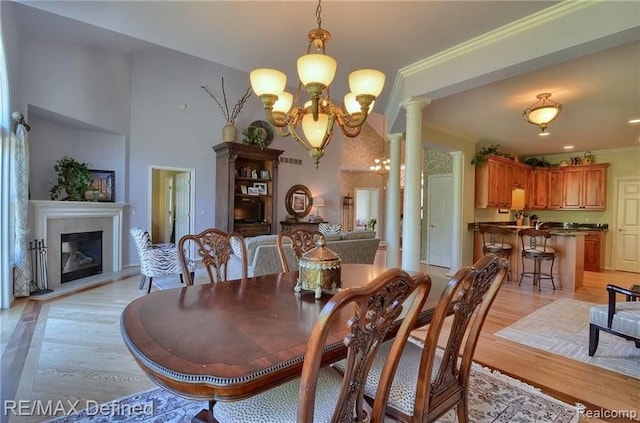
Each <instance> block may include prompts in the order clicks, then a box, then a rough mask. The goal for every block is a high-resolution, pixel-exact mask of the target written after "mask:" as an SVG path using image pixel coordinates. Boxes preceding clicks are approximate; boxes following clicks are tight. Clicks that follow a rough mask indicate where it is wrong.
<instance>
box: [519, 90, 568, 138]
mask: <svg viewBox="0 0 640 423" xmlns="http://www.w3.org/2000/svg"><path fill="white" fill-rule="evenodd" d="M549 97H551V93H542V94H538V95H537V96H536V98H537V99H538V101H536V102H535V103H534V104H532V105H531V106H529V107H528V108H527V109H525V111H524V112H522V116H523V117H524V119H525V120H526V121H527V122H529V123H530V124H532V125H536V126H538V127H539V128H540V131H541V132H540V135H542V134H545V132H544V131H545V130H546V129H547V127H548V126H549V124H550V123H551V122H553V121H554V120H555V119H556V118H557V117H558V115H559V114H560V111H561V110H562V104H560V103H556V102H555V101H553V100H550V99H549Z"/></svg>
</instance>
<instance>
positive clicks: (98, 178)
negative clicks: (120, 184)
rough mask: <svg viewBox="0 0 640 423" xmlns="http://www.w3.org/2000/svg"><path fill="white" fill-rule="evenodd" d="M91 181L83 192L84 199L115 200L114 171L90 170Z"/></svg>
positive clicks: (110, 201)
mask: <svg viewBox="0 0 640 423" xmlns="http://www.w3.org/2000/svg"><path fill="white" fill-rule="evenodd" d="M89 172H91V182H89V188H88V189H87V191H86V192H85V193H84V198H85V200H89V201H101V202H107V203H113V202H115V201H116V189H115V188H116V172H115V171H113V170H91V169H89Z"/></svg>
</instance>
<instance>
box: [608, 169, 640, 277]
mask: <svg viewBox="0 0 640 423" xmlns="http://www.w3.org/2000/svg"><path fill="white" fill-rule="evenodd" d="M617 197H618V201H617V204H616V207H617V213H616V217H617V218H616V226H617V227H616V228H614V240H613V242H612V244H613V245H615V251H614V254H613V259H614V261H615V263H614V266H615V270H622V271H625V272H636V273H640V179H620V180H618V186H617Z"/></svg>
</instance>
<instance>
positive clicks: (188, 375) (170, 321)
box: [120, 264, 439, 421]
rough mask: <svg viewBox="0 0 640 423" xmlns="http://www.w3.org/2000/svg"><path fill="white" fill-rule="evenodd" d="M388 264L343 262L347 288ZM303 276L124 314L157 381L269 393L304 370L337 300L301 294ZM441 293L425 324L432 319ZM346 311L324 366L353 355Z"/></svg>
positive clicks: (170, 299) (248, 283)
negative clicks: (318, 329) (320, 322)
mask: <svg viewBox="0 0 640 423" xmlns="http://www.w3.org/2000/svg"><path fill="white" fill-rule="evenodd" d="M385 270H386V268H384V267H381V266H376V265H368V264H343V267H342V284H343V287H350V286H362V285H365V284H366V283H367V282H369V281H371V280H372V279H374V278H375V277H376V276H378V275H380V274H381V273H382V272H384V271H385ZM297 277H298V272H297V271H295V272H287V273H279V274H272V275H265V276H257V277H252V278H248V279H243V280H240V279H239V280H235V281H230V282H222V283H213V284H211V283H207V284H200V285H198V284H196V285H193V286H185V287H182V288H174V289H168V290H162V291H155V292H152V293H150V294H147V295H145V296H143V297H140V298H137V299H135V300H134V301H132V302H131V303H130V304H129V305H127V307H126V308H125V309H124V311H123V312H122V316H121V320H120V328H121V332H122V337H123V339H124V343H125V345H126V346H127V348H128V349H129V351H130V352H131V354H132V355H133V357H134V359H135V360H136V361H137V363H138V364H139V365H140V367H141V368H142V370H143V371H144V372H145V373H146V374H147V375H148V376H149V377H150V378H151V379H152V380H153V381H154V382H155V383H156V384H158V385H159V386H161V387H163V388H165V389H167V390H168V391H170V392H173V393H175V394H177V395H179V396H182V397H187V398H191V399H194V400H209V401H235V400H240V399H243V398H246V397H249V396H251V395H255V394H257V393H260V392H263V391H265V390H267V389H270V388H272V387H274V386H276V385H278V384H281V383H283V382H285V381H287V380H289V379H292V378H294V377H296V376H299V375H300V373H301V371H302V361H303V358H304V354H305V350H306V345H307V341H308V339H309V335H310V333H311V330H312V328H313V325H314V324H315V321H316V319H317V317H318V316H319V314H320V311H321V310H322V307H323V306H324V305H325V304H326V302H327V301H328V300H329V298H331V294H330V293H323V295H322V297H321V298H320V299H318V300H316V299H315V298H314V293H313V292H312V291H307V292H305V291H303V292H302V293H300V294H296V293H294V287H295V285H296V280H297ZM435 291H439V290H434V289H432V290H431V293H430V295H429V299H428V301H427V306H426V307H425V309H424V311H423V312H422V313H421V315H420V319H419V322H418V324H417V326H422V325H425V324H428V323H429V322H430V320H431V317H432V314H433V308H434V306H435V304H436V302H437V298H438V297H439V292H435ZM343 314H344V316H341V317H340V318H339V319H337V320H336V324H335V325H334V327H333V328H332V330H331V332H330V334H329V337H328V340H327V345H326V346H325V352H324V354H323V365H327V364H330V363H332V362H335V361H337V360H339V359H341V358H343V357H345V356H346V347H345V346H344V344H343V339H344V337H345V336H346V335H347V325H346V322H347V320H348V319H349V318H350V317H351V316H352V315H353V311H352V310H348V309H347V310H344V312H343ZM399 325H400V322H398V324H397V326H399ZM395 330H396V331H397V327H396V328H395ZM393 335H395V331H392V332H391V333H390V337H391V336H393ZM209 414H210V413H209V410H202V411H201V412H200V413H198V415H197V416H196V417H194V419H193V421H215V420H213V419H212V417H213V416H211V415H209Z"/></svg>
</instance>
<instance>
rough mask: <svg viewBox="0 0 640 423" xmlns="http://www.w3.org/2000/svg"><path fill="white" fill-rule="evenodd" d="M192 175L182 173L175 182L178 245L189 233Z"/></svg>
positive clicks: (176, 238)
mask: <svg viewBox="0 0 640 423" xmlns="http://www.w3.org/2000/svg"><path fill="white" fill-rule="evenodd" d="M190 193H191V174H190V173H189V172H181V173H178V174H177V175H176V182H175V201H176V203H175V225H176V227H175V231H176V237H175V240H176V244H177V243H178V241H180V238H182V237H183V236H184V235H187V234H188V233H189V226H190V213H189V211H190V210H189V205H190V204H191V198H190Z"/></svg>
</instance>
